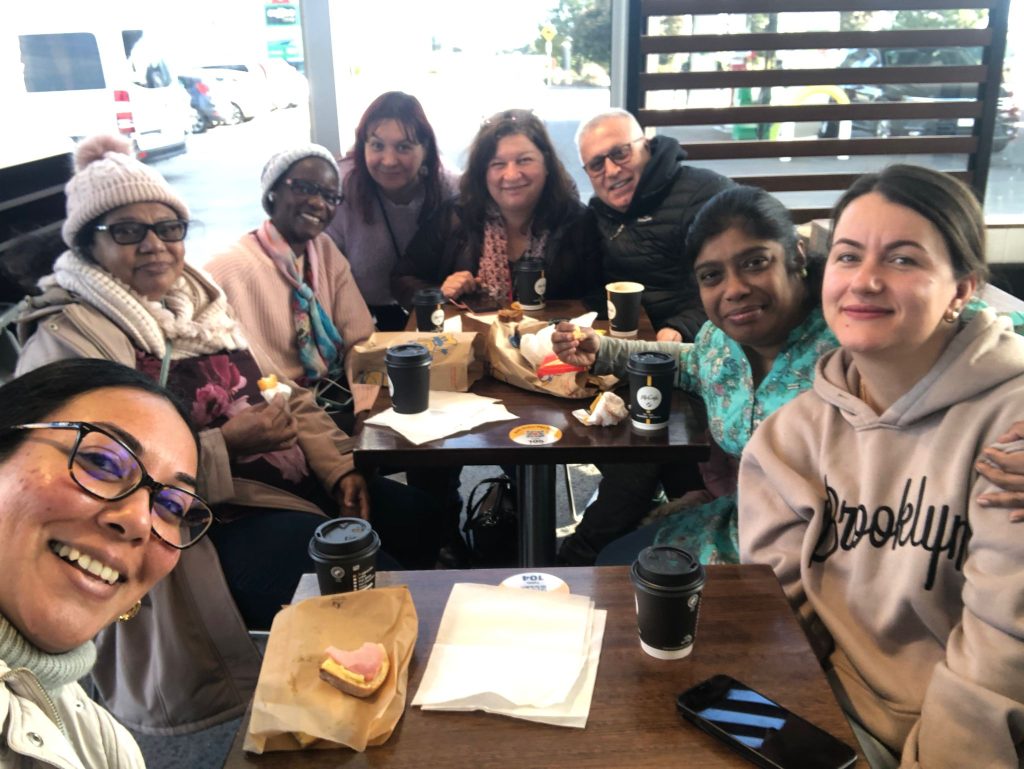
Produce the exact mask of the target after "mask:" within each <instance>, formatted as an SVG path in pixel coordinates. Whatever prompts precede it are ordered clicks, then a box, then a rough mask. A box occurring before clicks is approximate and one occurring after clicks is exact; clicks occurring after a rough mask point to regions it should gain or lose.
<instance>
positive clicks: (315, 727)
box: [243, 586, 418, 753]
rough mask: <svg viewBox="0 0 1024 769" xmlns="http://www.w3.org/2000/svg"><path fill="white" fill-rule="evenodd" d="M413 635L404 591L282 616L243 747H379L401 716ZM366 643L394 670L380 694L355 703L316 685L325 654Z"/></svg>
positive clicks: (342, 597)
mask: <svg viewBox="0 0 1024 769" xmlns="http://www.w3.org/2000/svg"><path fill="white" fill-rule="evenodd" d="M417 630H418V619H417V617H416V607H415V606H413V603H412V597H411V596H410V595H409V589H408V588H406V587H404V586H402V587H386V588H375V589H373V590H360V591H358V592H355V593H338V594H336V595H325V596H321V597H318V598H310V599H308V600H306V601H302V602H300V603H297V604H295V605H293V606H288V607H286V608H285V609H283V610H282V611H280V612H279V613H278V615H277V616H276V617H274V624H273V626H272V627H271V629H270V638H269V640H268V642H267V652H266V654H265V655H264V657H263V667H262V668H261V669H260V678H259V683H257V684H256V693H255V694H254V695H253V703H252V717H251V718H250V720H249V728H248V730H247V732H246V735H245V744H244V746H243V747H244V748H245V749H246V750H248V751H252V752H254V753H264V752H269V751H274V750H300V749H303V748H316V749H327V748H340V747H343V746H348V747H350V748H352V749H353V750H358V751H362V750H365V749H366V746H367V745H382V744H383V743H384V742H386V741H387V739H388V737H390V736H391V733H392V732H393V731H394V730H395V726H396V725H397V724H398V720H399V719H400V718H401V717H402V714H403V713H404V712H405V702H406V696H407V694H408V683H409V660H410V659H411V658H412V652H413V649H414V648H415V646H416V634H417ZM364 641H370V642H377V643H381V644H383V645H384V648H385V649H386V650H387V653H388V659H389V660H390V663H391V669H390V671H388V675H387V678H386V679H385V680H384V683H383V684H382V685H381V688H380V689H378V690H377V691H376V692H375V693H374V694H372V695H370V696H369V697H366V698H363V699H360V698H359V697H353V696H351V695H349V694H345V693H344V692H341V691H339V690H337V689H335V688H334V687H333V686H331V685H330V684H328V683H327V682H326V681H322V680H320V672H319V669H320V663H321V661H323V658H324V649H326V648H327V647H328V646H337V647H338V648H340V649H357V648H358V647H359V646H361V645H362V644H363V642H364Z"/></svg>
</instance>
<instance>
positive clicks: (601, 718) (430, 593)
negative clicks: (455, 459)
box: [225, 566, 856, 769]
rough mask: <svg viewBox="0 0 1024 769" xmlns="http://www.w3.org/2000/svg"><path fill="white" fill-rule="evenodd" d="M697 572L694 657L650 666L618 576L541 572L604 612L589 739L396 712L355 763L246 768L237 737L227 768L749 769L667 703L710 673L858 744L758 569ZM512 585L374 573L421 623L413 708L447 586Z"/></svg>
mask: <svg viewBox="0 0 1024 769" xmlns="http://www.w3.org/2000/svg"><path fill="white" fill-rule="evenodd" d="M707 568H708V579H707V584H706V586H705V588H704V603H703V605H702V608H701V616H700V621H699V624H698V629H697V640H696V643H695V645H694V650H693V653H692V654H691V655H690V656H689V657H687V658H685V659H682V660H674V661H663V660H656V659H654V658H653V657H649V656H648V655H646V654H644V652H643V651H641V649H640V643H639V641H638V639H637V634H636V617H635V613H634V607H633V591H632V586H631V584H630V581H629V576H628V569H627V568H626V567H624V566H610V567H591V568H553V569H546V570H545V571H547V572H550V573H552V574H555V575H557V576H559V577H561V578H562V579H564V580H565V581H566V582H567V583H568V584H569V586H570V587H571V589H572V591H573V592H574V593H577V594H580V595H587V596H590V597H591V598H593V599H594V602H595V604H596V606H597V608H599V609H607V610H608V621H607V626H606V628H605V634H604V642H603V645H602V650H601V661H600V665H599V667H598V672H597V681H596V684H595V686H594V697H593V701H592V704H591V708H590V718H589V720H588V722H587V727H586V729H570V728H565V727H557V726H548V725H545V724H537V723H531V722H528V721H520V720H516V719H513V718H507V717H504V716H498V715H491V714H488V713H481V712H473V713H450V712H438V711H426V712H425V711H422V710H420V709H419V708H413V707H407V709H406V713H405V715H404V716H403V717H402V720H401V721H400V722H399V724H398V726H397V728H396V729H395V732H394V734H392V735H391V738H390V739H389V740H388V742H387V743H386V744H384V745H381V746H379V747H374V748H368V749H367V750H366V752H365V753H355V752H353V751H349V750H345V749H342V750H331V751H305V752H289V753H268V754H265V755H262V756H257V755H253V754H247V753H245V752H244V751H243V750H242V742H243V738H244V729H242V730H240V731H239V734H238V735H237V736H236V738H235V742H234V744H233V745H232V746H231V751H230V753H229V754H228V758H227V761H226V763H225V767H226V768H227V769H238V768H239V767H298V768H299V769H326V767H330V768H331V769H335V768H336V767H382V768H390V767H394V768H395V769H408V768H409V767H418V768H419V769H463V768H465V769H518V768H520V767H521V768H522V769H548V768H550V769H564V767H567V766H572V767H581V768H582V769H647V768H648V767H650V768H651V769H655V768H656V769H666V767H693V769H721V768H722V767H735V769H749V767H750V766H751V764H749V763H747V762H746V761H745V760H744V759H742V758H740V757H739V756H738V755H737V754H736V753H734V752H733V751H731V750H730V749H729V748H727V747H726V746H725V745H723V744H722V743H720V742H718V741H717V740H715V739H714V738H712V737H709V736H708V735H706V734H704V733H703V732H701V731H699V730H698V729H697V728H696V727H694V726H692V725H690V724H688V723H687V722H685V721H683V720H682V718H681V717H680V716H679V715H678V714H677V713H676V709H675V698H676V695H678V694H679V693H680V692H682V691H683V690H685V689H687V688H689V687H690V686H693V685H694V684H696V683H699V682H700V681H702V680H704V679H705V678H708V677H710V676H712V675H714V674H716V673H727V674H729V675H731V676H733V677H734V678H737V679H739V680H740V681H743V682H744V683H746V684H748V685H750V686H752V687H754V688H755V689H758V690H760V691H762V692H764V693H765V694H767V695H768V696H769V697H773V698H774V699H775V700H777V701H778V702H779V704H781V705H782V706H783V707H786V708H789V709H790V710H793V711H794V712H796V713H798V714H800V715H802V716H804V717H805V718H808V719H809V720H811V721H813V722H814V723H816V724H817V725H819V726H820V727H822V728H823V729H825V730H827V731H828V732H830V733H831V734H834V735H835V736H836V737H838V738H839V739H841V740H843V741H844V742H846V743H847V744H849V745H851V746H856V741H855V740H854V737H853V735H852V734H851V732H850V729H849V726H848V724H847V722H846V719H845V718H844V717H843V715H842V712H841V711H840V709H839V706H838V705H837V704H836V701H835V699H834V697H833V696H832V691H831V689H830V688H829V685H828V683H827V682H826V681H825V676H824V674H823V673H822V671H821V668H820V666H819V665H818V662H817V660H816V659H815V657H814V654H813V653H812V652H811V649H810V647H809V646H808V643H807V640H806V637H805V636H804V634H803V631H802V630H801V629H800V627H799V625H798V624H797V621H796V619H795V616H794V615H793V613H792V611H791V610H790V608H789V605H788V604H787V603H786V600H785V598H784V597H783V595H782V590H781V589H780V587H779V584H778V581H777V580H776V579H775V576H774V574H772V572H771V570H770V569H769V568H768V567H766V566H710V567H707ZM514 573H516V570H510V569H494V570H490V569H487V570H473V571H420V572H391V573H388V572H383V573H381V574H379V575H378V584H379V585H400V584H406V585H408V586H409V590H410V592H411V593H412V598H413V602H414V603H415V605H416V611H417V613H418V614H419V620H420V622H419V638H418V639H417V642H416V650H415V652H414V654H413V658H412V662H411V663H410V668H409V700H410V701H411V700H412V697H413V695H414V694H415V692H416V690H417V689H418V687H419V683H420V679H421V678H422V675H423V670H424V668H425V666H426V663H427V659H428V657H429V656H430V650H431V647H432V645H433V642H434V638H435V635H436V632H437V627H438V625H439V623H440V620H441V615H442V613H443V611H444V606H445V603H446V601H447V599H448V593H449V592H450V590H451V586H452V585H453V584H454V583H456V582H477V583H482V584H492V585H494V584H498V583H499V582H500V581H501V580H502V579H504V578H505V577H507V576H509V575H510V574H514ZM310 577H311V575H310ZM306 579H307V578H304V583H303V584H304V586H305V587H303V585H300V590H299V592H300V593H301V592H303V591H304V590H305V591H306V593H307V594H311V593H315V590H316V586H315V585H316V583H315V580H309V581H306ZM297 597H298V593H297ZM244 721H245V722H247V719H245V720H244Z"/></svg>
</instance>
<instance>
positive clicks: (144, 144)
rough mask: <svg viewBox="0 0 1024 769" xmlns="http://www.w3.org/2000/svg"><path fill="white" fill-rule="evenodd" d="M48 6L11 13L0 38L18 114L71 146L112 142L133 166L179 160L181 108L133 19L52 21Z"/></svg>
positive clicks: (74, 16)
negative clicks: (124, 146) (107, 137)
mask: <svg viewBox="0 0 1024 769" xmlns="http://www.w3.org/2000/svg"><path fill="white" fill-rule="evenodd" d="M50 5H51V4H48V3H36V4H31V3H29V4H21V5H19V6H18V13H17V14H15V15H14V19H13V21H11V22H10V23H8V24H6V25H5V27H4V29H3V31H0V63H2V64H3V71H5V72H14V73H17V74H15V75H14V76H13V78H11V79H10V83H11V86H12V88H13V91H14V94H15V95H17V96H18V97H19V99H21V100H23V103H24V108H25V110H26V112H25V113H24V114H27V115H29V116H30V119H31V121H33V122H34V123H35V124H36V125H43V126H46V127H47V128H48V129H52V130H54V131H56V132H58V133H59V134H62V135H64V136H68V137H71V138H73V139H75V140H78V139H81V138H84V137H86V136H92V135H93V134H98V133H111V134H120V135H122V136H124V137H125V138H127V139H129V140H130V141H131V144H132V150H133V152H134V153H135V156H136V157H137V158H138V159H139V160H145V161H150V160H156V159H158V158H163V157H170V156H173V155H178V154H181V153H183V152H185V151H186V150H187V145H186V136H187V133H188V120H187V118H188V111H187V100H186V99H185V98H184V95H183V94H182V93H181V89H180V88H178V86H177V83H176V80H175V77H174V75H173V74H172V72H171V70H170V68H169V66H168V64H167V61H166V59H165V50H164V47H165V43H164V42H163V41H162V40H161V39H160V38H159V36H155V35H154V33H153V32H152V30H149V29H147V28H146V27H145V26H143V25H142V24H138V25H136V24H135V23H133V22H137V21H139V19H138V18H137V16H138V15H139V14H137V13H135V12H133V11H132V9H131V8H130V7H129V6H124V7H123V8H122V10H121V11H119V12H118V13H117V14H116V15H115V14H114V12H113V11H111V12H110V13H109V14H107V13H104V14H97V13H96V12H95V9H93V8H91V7H88V6H87V5H82V4H80V5H79V6H72V5H69V6H67V7H64V8H62V10H61V12H60V13H54V10H53V8H52V7H50ZM115 18H116V19H117V20H116V21H111V20H109V19H115ZM9 114H18V113H14V112H11V113H9Z"/></svg>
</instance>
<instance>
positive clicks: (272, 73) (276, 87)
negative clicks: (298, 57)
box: [203, 59, 309, 109]
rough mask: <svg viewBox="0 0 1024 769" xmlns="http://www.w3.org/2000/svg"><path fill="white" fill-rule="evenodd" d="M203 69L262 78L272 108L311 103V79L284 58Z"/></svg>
mask: <svg viewBox="0 0 1024 769" xmlns="http://www.w3.org/2000/svg"><path fill="white" fill-rule="evenodd" d="M203 69H217V70H221V71H223V70H234V71H236V72H244V73H247V74H248V75H249V76H251V77H253V78H256V79H257V80H260V81H261V82H262V84H263V86H264V87H265V88H266V91H267V93H268V94H269V98H270V104H271V108H272V109H287V108H289V107H298V106H299V105H300V104H308V103H309V81H307V80H306V76H305V75H303V74H302V73H301V72H299V71H298V70H297V69H295V67H293V66H292V65H290V64H289V63H288V62H286V61H284V60H283V59H264V60H263V61H256V62H248V63H242V64H218V65H216V66H214V65H210V66H209V67H203Z"/></svg>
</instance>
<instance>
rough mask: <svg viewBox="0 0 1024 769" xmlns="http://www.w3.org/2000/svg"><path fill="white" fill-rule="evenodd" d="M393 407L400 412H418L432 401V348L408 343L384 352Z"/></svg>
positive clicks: (397, 345) (424, 409)
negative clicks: (430, 349)
mask: <svg viewBox="0 0 1024 769" xmlns="http://www.w3.org/2000/svg"><path fill="white" fill-rule="evenodd" d="M384 364H385V365H386V366H387V369H388V392H389V393H390V394H391V406H392V408H394V410H395V411H396V412H397V413H399V414H419V413H420V412H421V411H426V410H427V405H428V403H429V402H430V351H429V350H428V349H427V348H426V347H424V346H423V345H421V344H416V343H415V342H408V343H406V344H396V345H395V346H394V347H389V348H388V351H387V352H386V353H384Z"/></svg>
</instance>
